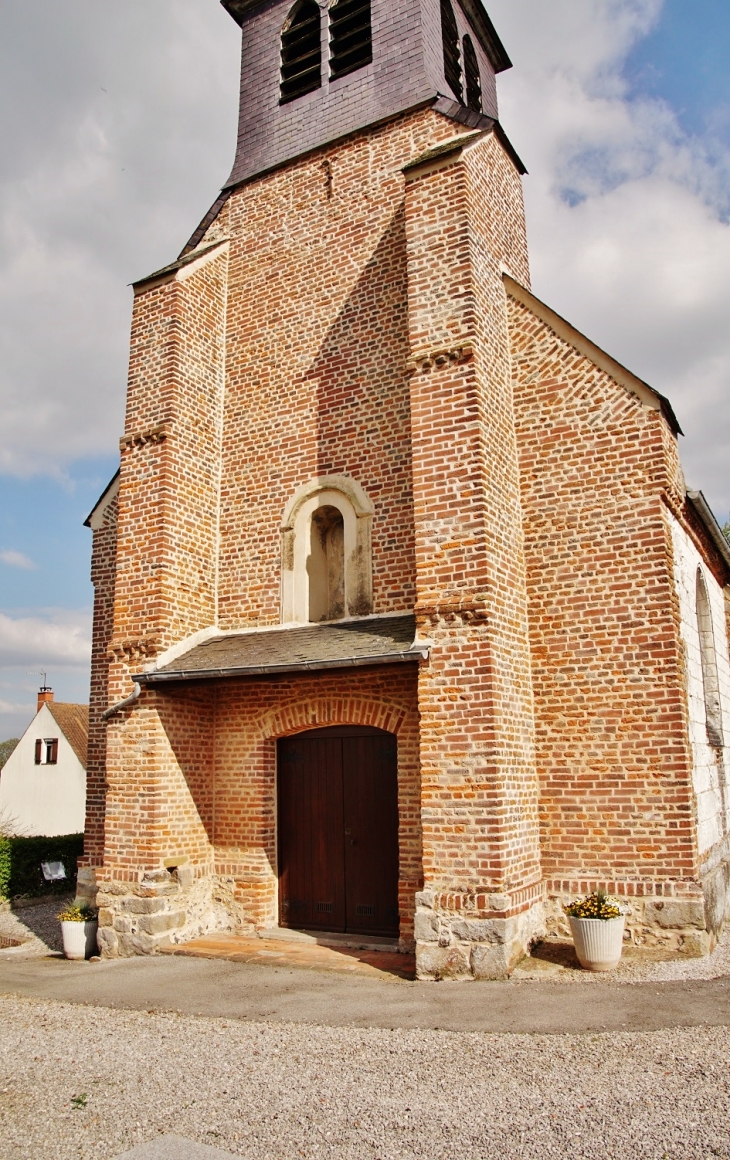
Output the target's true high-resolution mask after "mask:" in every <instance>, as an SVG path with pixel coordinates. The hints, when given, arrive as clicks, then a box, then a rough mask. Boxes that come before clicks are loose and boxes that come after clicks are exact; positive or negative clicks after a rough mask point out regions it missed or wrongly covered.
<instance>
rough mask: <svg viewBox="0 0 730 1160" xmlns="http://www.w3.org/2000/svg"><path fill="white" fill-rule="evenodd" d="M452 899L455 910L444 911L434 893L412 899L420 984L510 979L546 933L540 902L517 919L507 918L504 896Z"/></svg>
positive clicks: (514, 916)
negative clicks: (445, 981)
mask: <svg viewBox="0 0 730 1160" xmlns="http://www.w3.org/2000/svg"><path fill="white" fill-rule="evenodd" d="M447 897H448V896H447ZM454 897H455V898H457V899H458V909H450V908H448V907H445V906H444V905H443V903H442V901H441V899H440V896H438V895H435V894H434V893H433V892H432V891H428V890H424V891H422V892H421V893H420V894H417V895H416V923H415V935H416V974H417V976H418V978H419V979H424V980H427V979H430V980H438V979H459V980H462V979H463V980H468V979H507V978H509V976H510V974H511V973H512V971H513V970H514V968H515V967H516V966H517V964H518V963H519V961H520V960H521V959H522V958H524V956H525V955H526V954H527V952H528V950H529V948H530V945H531V944H532V943H533V942H535V940H536V939H538V938H539V937H541V935H543V934H544V933H545V922H544V915H543V905H542V902H541V901H533V903H532V905H530V906H528V907H527V908H526V909H525V910H522V911H521V912H520V913H517V914H514V913H513V914H510V913H509V908H510V905H511V899H510V897H509V895H506V894H505V895H501V894H492V895H484V896H475V897H473V898H472V897H469V896H463V895H458V896H454Z"/></svg>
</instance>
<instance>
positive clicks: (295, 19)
mask: <svg viewBox="0 0 730 1160" xmlns="http://www.w3.org/2000/svg"><path fill="white" fill-rule="evenodd" d="M321 23H322V20H321V12H320V7H319V4H317V2H316V0H299V2H298V3H297V4H295V5H294V7H293V8H292V10H291V12H290V13H289V15H288V17H287V19H286V23H285V24H284V27H283V29H282V32H281V95H280V98H279V103H280V104H282V105H284V104H286V103H287V101H294V100H296V98H297V97H302V96H304V94H305V93H311V92H312V91H313V90H314V89H318V88H319V87H320V85H321V84H322V33H321Z"/></svg>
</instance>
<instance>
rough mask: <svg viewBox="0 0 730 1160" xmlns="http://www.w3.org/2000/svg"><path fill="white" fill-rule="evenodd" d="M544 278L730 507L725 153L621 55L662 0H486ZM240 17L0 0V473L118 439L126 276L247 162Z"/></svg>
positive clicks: (729, 254)
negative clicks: (501, 44)
mask: <svg viewBox="0 0 730 1160" xmlns="http://www.w3.org/2000/svg"><path fill="white" fill-rule="evenodd" d="M487 7H488V9H489V12H490V15H491V16H492V19H493V20H494V22H495V25H496V27H497V29H498V31H499V32H500V34H501V35H502V37H503V39H504V41H505V43H506V46H507V48H508V50H509V52H510V54H511V56H512V59H513V60H514V64H515V67H514V69H513V70H512V71H511V72H508V73H506V74H503V75H502V76H500V78H499V91H500V102H501V111H502V121H503V123H504V125H505V128H506V129H507V132H508V133H509V135H510V137H511V138H512V140H513V142H514V144H515V146H516V148H517V149H518V151H519V152H520V154H521V155H522V156H523V158H524V160H525V162H526V163H527V165H528V168H529V169H530V176H529V177H528V178H527V179H526V182H525V191H526V199H527V210H528V227H529V234H530V243H531V254H532V267H533V285H534V289H535V292H536V293H537V294H538V295H539V296H541V297H543V298H545V299H546V300H547V301H548V302H549V303H550V304H551V305H552V306H554V307H555V309H557V310H558V311H559V312H560V313H561V314H564V315H565V316H566V317H568V318H569V319H570V320H571V321H572V322H574V323H575V325H577V326H579V327H580V328H581V329H582V330H584V331H585V332H586V333H587V334H588V335H589V336H590V337H591V338H593V339H594V340H595V341H596V342H598V343H600V344H601V345H603V346H605V347H606V348H607V349H608V350H610V352H611V353H612V354H613V355H614V356H615V357H616V358H618V359H620V360H621V361H623V362H625V363H626V364H627V365H628V366H629V367H630V368H631V369H632V370H634V371H635V372H636V373H637V374H639V375H641V376H642V377H644V378H646V379H647V380H648V381H649V382H650V383H652V385H654V386H655V387H656V388H657V389H658V390H660V391H662V392H663V393H664V394H667V395H669V397H670V398H671V399H672V401H673V403H674V405H675V408H676V410H677V413H678V415H679V418H680V422H681V423H682V425H683V427H684V429H685V431H686V433H687V438H686V440H685V441H684V442H683V444H682V452H683V457H684V461H685V464H686V468H687V475H688V479H690V480H691V482H692V483H693V484H694V485H699V486H702V487H703V488H704V489H705V490H706V491H707V493H708V495H709V498H710V499H711V502H713V503H714V504H715V506H716V508H717V510H718V514H719V515H721V516H722V515H723V514H724V513H725V512H727V510H728V509H730V480H729V479H728V471H727V468H726V466H725V464H726V462H728V461H730V454H729V451H730V407H729V406H728V403H727V400H728V383H729V382H730V327H728V326H727V322H726V317H727V305H728V301H729V300H730V226H728V225H727V223H726V221H725V217H726V215H727V212H728V210H729V209H730V206H729V205H728V192H727V191H728V190H729V189H730V181H728V176H730V158H728V156H727V152H723V150H722V148H721V147H720V146H718V145H717V143H716V142H714V141H710V140H709V139H708V140H700V139H697V138H692V137H688V136H687V135H686V134H685V133H684V132H683V131H682V129H681V126H680V125H679V122H678V120H677V118H676V116H675V114H674V112H673V110H672V109H671V108H670V107H668V106H667V105H666V104H665V103H663V102H661V101H657V100H647V99H641V100H636V99H632V98H631V95H630V93H629V91H628V89H627V86H626V84H625V82H624V80H623V79H622V73H621V70H622V67H623V63H624V61H625V60H626V57H627V54H628V53H629V51H630V50H631V48H632V46H633V45H635V44H636V42H637V41H638V40H639V39H640V38H641V37H642V36H644V35H646V34H647V33H648V32H649V31H650V29H651V28H652V26H653V24H654V23H655V22H656V21H657V19H658V18H659V17H660V15H661V10H662V0H550V2H549V3H546V0H488V3H487ZM238 51H239V50H238V32H237V29H236V27H235V24H234V23H233V21H232V20H230V18H229V17H228V16H227V15H226V14H225V12H224V11H223V10H222V8H221V7H220V5H218V4H216V3H213V2H212V0H155V3H154V4H151V3H150V2H149V0H125V3H124V4H123V5H110V4H104V5H100V4H96V3H93V2H91V0H64V4H63V5H60V6H59V5H49V4H48V3H47V0H24V3H23V4H18V5H4V6H0V124H1V125H2V128H3V139H4V144H5V148H4V150H3V152H2V154H1V155H0V405H1V406H2V409H3V426H2V431H0V470H4V471H6V472H11V473H14V474H17V475H30V474H34V473H39V472H41V473H42V472H46V473H48V472H50V473H56V474H58V473H62V472H63V470H64V467H65V465H66V464H68V463H69V462H71V461H72V460H73V459H76V458H79V457H82V456H85V455H97V454H99V453H104V452H107V451H109V452H113V451H114V448H115V440H116V437H117V436H118V434H119V430H120V427H121V423H122V412H123V404H124V386H125V375H126V357H127V343H128V323H129V312H130V292H129V290H128V289H127V287H126V283H128V282H130V281H132V280H133V279H135V278H137V277H140V276H142V275H143V274H145V273H147V272H149V271H151V270H152V269H154V268H155V267H157V266H160V265H163V264H165V263H166V262H167V261H169V260H170V259H171V258H172V257H174V255H175V254H176V252H177V250H178V249H179V248H180V246H181V245H182V244H183V243H184V241H185V240H186V238H187V236H188V235H189V234H190V233H191V232H192V229H193V228H194V227H195V225H196V224H197V221H198V219H199V218H200V217H201V216H202V214H203V213H204V212H205V210H206V209H207V208H208V205H209V204H210V203H211V202H212V201H213V199H214V197H215V195H216V192H217V189H218V187H219V186H220V185H221V184H222V183H223V181H224V180H225V178H226V177H227V173H228V168H229V166H230V164H231V161H232V158H233V150H234V143H235V132H236V116H237V84H238Z"/></svg>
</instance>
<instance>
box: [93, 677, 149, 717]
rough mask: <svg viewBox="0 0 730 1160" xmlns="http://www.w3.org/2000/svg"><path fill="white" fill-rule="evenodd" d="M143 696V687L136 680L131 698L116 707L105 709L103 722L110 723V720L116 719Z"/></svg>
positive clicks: (120, 702) (111, 706)
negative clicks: (117, 715)
mask: <svg viewBox="0 0 730 1160" xmlns="http://www.w3.org/2000/svg"><path fill="white" fill-rule="evenodd" d="M141 695H142V686H141V685H140V683H139V681H137V680H135V682H134V689H133V690H132V692H131V693H130V694H129V696H128V697H125V698H124V700H123V701H119V702H118V703H117V704H116V705H110V706H109V708H108V709H105V710H104V712H103V713H102V715H101V716H102V720H104V721H108V720H109V718H110V717H114V715H115V714H116V713H121V711H122V709H126V708H127V705H131V704H132V703H133V702H134V701H136V700H138V699H139V697H140V696H141Z"/></svg>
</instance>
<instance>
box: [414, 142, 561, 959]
mask: <svg viewBox="0 0 730 1160" xmlns="http://www.w3.org/2000/svg"><path fill="white" fill-rule="evenodd" d="M407 177H408V182H407V188H406V233H407V239H408V273H409V278H408V300H409V323H410V345H411V359H412V363H411V370H412V373H411V410H412V432H413V434H412V441H413V478H414V518H415V527H416V564H417V605H416V609H417V613H418V615H419V623H420V625H421V631H422V632H423V634H424V635H427V636H428V637H429V638H430V639H431V641H432V649H431V658H430V663H429V665H428V666H426V667H424V668H423V669H422V671H421V679H420V687H419V708H420V712H421V765H422V780H423V788H422V794H423V826H424V878H425V882H426V889H427V891H428V892H429V893H428V894H427V895H424V897H423V899H422V901H423V904H424V906H425V907H428V906H433V907H434V908H435V909H436V910H437V911H439V912H440V918H439V923H440V925H439V926H438V928H437V926H436V924H435V921H434V922H432V920H431V918H430V917H428V916H425V918H424V924H423V929H424V931H427V932H428V931H430V933H427V934H426V935H425V936H424V939H423V945H422V943H421V942H420V941H419V953H420V957H421V965H422V969H423V970H424V971H425V972H426V973H434V974H436V975H439V974H442V973H443V972H444V971H447V972H448V973H456V974H459V973H464V972H466V973H468V972H469V971H471V972H472V973H475V974H479V973H482V969H484V972H485V973H491V971H492V968H493V964H491V960H490V963H489V965H488V966H487V965H486V964H483V963H481V950H480V949H478V950H477V951H470V950H469V949H468V948H466V949H465V948H464V947H462V946H460V945H459V946H454V945H449V946H443V945H441V946H439V948H438V949H436V948H435V947H434V946H428V945H426V944H427V942H428V941H435V940H436V938H437V937H438V939H439V941H440V942H441V943H442V944H443V942H444V940H445V937H446V933H447V932H446V930H445V923H446V919H445V917H444V916H445V914H447V913H450V914H452V916H453V917H454V918H455V919H458V920H460V919H461V918H462V917H463V915H462V914H461V913H460V912H461V911H462V910H463V909H464V908H473V907H476V910H477V911H478V912H479V917H480V918H482V919H487V920H489V919H490V918H491V919H494V920H495V922H497V923H500V924H502V926H501V927H500V930H502V927H504V924H505V923H506V921H507V919H508V918H510V917H512V916H514V915H516V914H520V913H524V912H526V911H527V910H529V909H530V907H531V906H532V905H533V904H534V903H536V902H538V901H539V900H540V896H541V891H540V861H539V849H538V830H537V783H536V779H535V770H534V755H533V748H532V747H533V738H532V728H533V726H532V695H531V689H530V673H529V654H528V636H527V616H526V591H525V573H524V557H523V550H522V533H521V526H522V521H521V511H520V495H519V480H518V474H517V448H516V443H515V436H514V426H513V418H512V397H511V382H510V376H509V337H508V333H507V318H506V313H505V308H504V290H503V286H502V279H501V272H500V265H501V264H502V263H505V262H506V263H508V264H509V265H510V267H511V268H519V269H520V271H521V273H522V274H523V276H526V272H527V271H526V245H525V237H524V223H523V221H522V197H521V191H520V181H519V175H518V173H517V171H516V170H515V168H514V166H513V165H512V162H511V161H510V160H509V159H508V158H507V157H506V155H505V153H504V152H503V150H502V148H501V146H500V145H499V143H498V142H497V141H496V139H495V138H493V137H491V136H490V137H482V138H476V139H472V141H471V143H470V144H468V145H467V146H466V148H465V149H464V150H463V151H462V152H460V151H459V150H458V149H457V150H456V151H453V152H452V153H451V154H450V155H449V156H443V155H442V156H440V157H437V158H430V157H428V156H427V157H426V158H425V159H424V162H423V164H422V165H421V166H420V167H416V168H411V169H409V170H408V172H407ZM489 896H499V904H498V905H497V903H496V902H495V903H494V904H492V903H490V901H489ZM475 898H481V901H480V902H477V903H475V901H474V900H475ZM428 923H431V926H430V927H428ZM451 930H452V935H454V936H455V937H458V941H459V943H463V941H464V938H463V935H462V934H457V931H456V928H455V927H454V926H453V925H452V927H451ZM492 933H493V934H494V932H492ZM512 933H514V932H512ZM482 937H485V936H484V935H482ZM510 939H511V935H510V938H506V939H505V940H504V942H505V943H507V944H509V943H510ZM448 941H449V943H450V944H453V942H454V938H452V937H450V938H449V940H448ZM467 941H468V940H467ZM494 941H497V940H496V936H495V938H494ZM519 942H520V940H519V939H516V940H515V941H514V944H513V945H508V946H507V948H506V950H505V956H506V957H505V961H504V962H503V963H502V964H501V970H502V971H506V970H508V969H509V966H510V961H511V958H512V956H513V954H517V955H519V954H520V953H522V952H521V951H520V950H519ZM522 945H524V944H522ZM485 953H486V955H487V958H489V956H490V955H491V954H492V950H491V948H490V950H489V952H485ZM427 963H428V965H427Z"/></svg>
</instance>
